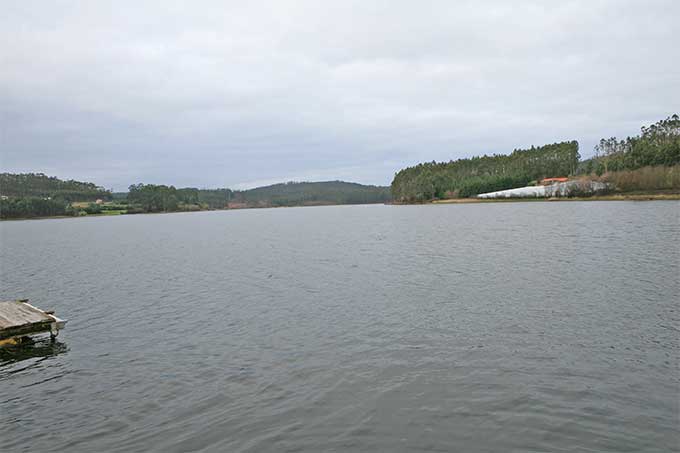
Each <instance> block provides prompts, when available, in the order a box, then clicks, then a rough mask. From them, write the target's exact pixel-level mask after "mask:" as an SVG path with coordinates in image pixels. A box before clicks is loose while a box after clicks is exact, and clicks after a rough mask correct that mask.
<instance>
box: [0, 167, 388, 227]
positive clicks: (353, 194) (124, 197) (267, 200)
mask: <svg viewBox="0 0 680 453" xmlns="http://www.w3.org/2000/svg"><path fill="white" fill-rule="evenodd" d="M33 176H34V175H12V174H5V178H4V179H3V184H2V185H1V186H0V218H3V219H17V218H33V217H53V216H85V215H120V214H140V213H151V212H181V211H202V210H211V209H234V208H259V207H277V206H309V205H332V204H359V203H384V202H386V201H389V199H390V191H389V188H388V187H377V186H366V185H362V184H355V183H347V182H343V181H328V182H312V183H310V182H289V183H284V184H275V185H272V186H266V187H258V188H255V189H249V190H236V191H234V190H231V189H197V188H192V187H186V188H175V187H174V186H167V185H157V184H134V185H131V186H130V187H129V191H128V192H116V193H111V192H109V191H104V190H103V189H101V188H99V187H98V186H95V185H94V184H91V183H81V182H77V181H60V180H59V179H57V178H50V177H47V176H45V175H42V174H40V175H38V176H39V177H37V178H34V177H33ZM45 178H47V179H49V181H50V184H51V186H49V187H45V185H44V184H43V183H44V180H45ZM14 181H21V182H22V183H21V184H22V186H21V187H19V188H16V187H14V186H12V184H13V182H14ZM31 182H36V186H35V187H34V186H32V185H31ZM62 183H67V184H62ZM55 187H68V188H70V189H71V192H70V193H69V196H68V197H64V196H63V193H64V192H58V191H56V190H55ZM74 188H78V189H80V190H81V192H77V191H76V190H73V189H74ZM85 189H88V190H85ZM23 194H36V195H35V196H23ZM53 196H55V197H56V198H52V197H53Z"/></svg>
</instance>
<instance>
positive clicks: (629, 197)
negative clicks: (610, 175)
mask: <svg viewBox="0 0 680 453" xmlns="http://www.w3.org/2000/svg"><path fill="white" fill-rule="evenodd" d="M664 200H680V193H663V194H660V193H659V194H612V195H593V196H592V197H553V198H531V197H526V198H519V197H515V198H451V199H445V200H430V201H425V202H422V203H401V202H393V204H398V205H410V204H467V203H521V202H555V201H664Z"/></svg>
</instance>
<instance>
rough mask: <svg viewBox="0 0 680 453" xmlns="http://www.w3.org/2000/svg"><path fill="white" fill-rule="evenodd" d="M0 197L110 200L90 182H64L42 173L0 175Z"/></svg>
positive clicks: (104, 190)
mask: <svg viewBox="0 0 680 453" xmlns="http://www.w3.org/2000/svg"><path fill="white" fill-rule="evenodd" d="M0 195H2V196H5V197H9V198H51V199H59V200H65V201H95V200H97V199H99V198H101V199H103V200H109V199H111V192H109V191H108V190H106V189H104V188H103V187H99V186H97V185H95V184H93V183H91V182H81V181H74V180H68V181H64V180H61V179H59V178H55V177H54V176H47V175H45V174H43V173H19V174H14V173H0Z"/></svg>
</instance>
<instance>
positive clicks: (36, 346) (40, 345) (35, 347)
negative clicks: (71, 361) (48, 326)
mask: <svg viewBox="0 0 680 453" xmlns="http://www.w3.org/2000/svg"><path fill="white" fill-rule="evenodd" d="M67 351H68V347H67V346H66V343H63V342H61V341H58V340H51V339H50V338H49V337H46V338H45V337H39V338H30V337H28V338H27V339H25V340H24V341H22V343H21V344H17V345H12V346H4V347H1V348H0V379H2V376H3V374H5V373H13V372H16V370H13V369H9V370H7V369H8V368H14V367H12V366H11V365H14V364H16V363H17V362H22V361H24V360H30V359H37V360H34V361H33V362H32V364H29V365H28V368H30V367H31V366H33V365H36V364H39V363H41V362H42V361H43V360H47V359H49V358H51V357H54V356H56V355H59V354H63V353H65V352H67ZM22 369H26V367H22Z"/></svg>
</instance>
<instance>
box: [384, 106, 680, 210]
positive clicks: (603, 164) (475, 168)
mask: <svg viewBox="0 0 680 453" xmlns="http://www.w3.org/2000/svg"><path fill="white" fill-rule="evenodd" d="M676 165H680V118H679V117H678V115H672V116H669V117H668V118H666V119H664V120H661V121H658V122H657V123H654V124H652V125H650V126H643V127H642V128H641V133H640V135H637V136H633V137H627V138H626V139H625V140H618V139H617V138H616V137H611V138H607V139H604V138H603V139H602V140H600V142H599V143H598V145H597V146H596V147H595V156H594V157H592V158H590V159H586V160H583V161H581V156H580V154H579V145H578V142H576V141H568V142H562V143H553V144H551V145H545V146H540V147H533V146H532V147H531V148H530V149H524V150H519V149H516V150H514V151H513V152H512V153H511V154H508V155H502V154H494V155H491V156H488V155H484V156H481V157H472V158H467V159H459V160H455V161H450V162H434V161H433V162H427V163H422V164H418V165H416V166H413V167H408V168H405V169H403V170H401V171H399V172H398V173H397V174H396V175H395V177H394V180H393V181H392V185H391V190H392V197H393V199H394V200H397V201H402V202H417V201H425V200H431V199H434V198H458V197H461V198H465V197H472V196H475V195H477V194H480V193H485V192H494V191H497V190H505V189H512V188H516V187H522V186H525V185H528V184H531V183H532V182H535V181H537V180H540V179H542V178H546V177H559V176H580V177H592V178H593V179H600V180H603V181H605V182H611V183H612V184H613V186H615V187H616V188H617V189H618V190H627V191H634V190H660V189H673V190H675V189H677V188H679V186H680V182H678V181H677V174H678V171H676V169H670V168H671V167H674V166H676ZM600 177H601V178H600Z"/></svg>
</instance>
